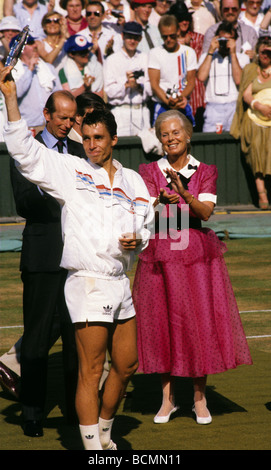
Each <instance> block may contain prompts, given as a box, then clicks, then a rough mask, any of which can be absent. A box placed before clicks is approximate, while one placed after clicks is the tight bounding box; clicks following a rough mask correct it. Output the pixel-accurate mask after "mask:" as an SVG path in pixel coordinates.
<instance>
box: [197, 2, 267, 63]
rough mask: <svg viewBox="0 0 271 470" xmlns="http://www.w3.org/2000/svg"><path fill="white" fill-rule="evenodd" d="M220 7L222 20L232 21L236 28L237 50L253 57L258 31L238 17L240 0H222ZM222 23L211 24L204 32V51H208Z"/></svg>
mask: <svg viewBox="0 0 271 470" xmlns="http://www.w3.org/2000/svg"><path fill="white" fill-rule="evenodd" d="M220 8H221V18H222V20H223V21H227V22H228V23H231V24H232V25H233V27H234V28H235V29H236V32H237V38H236V52H244V53H245V54H248V56H249V58H250V59H253V57H254V55H255V46H256V44H257V40H258V37H257V33H256V31H255V30H254V29H253V28H252V27H251V26H247V25H246V24H244V23H242V22H241V21H239V19H238V17H239V14H240V12H241V8H240V4H239V0H221V3H220ZM220 23H221V22H219V23H217V24H214V25H213V26H210V28H208V29H207V31H206V33H205V34H204V41H203V46H202V51H203V52H208V50H209V47H210V44H211V41H212V39H213V37H214V35H215V32H216V30H217V28H218V26H219V25H220Z"/></svg>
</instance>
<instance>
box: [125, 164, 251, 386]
mask: <svg viewBox="0 0 271 470" xmlns="http://www.w3.org/2000/svg"><path fill="white" fill-rule="evenodd" d="M198 163H199V162H198ZM168 166H169V165H168ZM139 173H140V174H141V176H142V177H143V179H144V181H145V183H146V185H147V187H148V189H149V192H150V195H151V196H152V197H157V196H158V194H159V190H160V188H162V187H163V188H166V189H167V191H168V192H173V191H171V190H169V188H168V187H167V185H168V182H167V180H166V178H165V176H164V175H163V173H162V171H161V169H160V167H159V166H158V164H157V162H153V163H150V164H143V165H140V168H139ZM216 179H217V169H216V167H215V166H214V165H206V164H204V163H199V165H198V167H197V169H196V171H195V170H194V172H193V174H192V176H191V178H190V181H189V183H188V190H189V192H190V193H191V194H193V195H194V196H195V197H196V198H198V197H199V195H200V198H201V197H202V196H203V195H205V200H212V199H210V198H209V197H210V195H215V194H216ZM202 200H203V199H202ZM181 204H182V205H184V204H185V202H184V200H182V199H181V200H180V203H179V204H178V206H179V208H181ZM183 207H184V206H183ZM185 207H186V208H187V209H188V206H187V205H185ZM171 212H172V206H171V205H167V206H164V208H163V212H162V218H163V217H164V221H163V223H162V225H163V226H164V223H165V218H166V219H169V218H170V217H171V216H172V214H171ZM197 225H200V221H199V220H198V219H196V218H195V217H194V216H193V213H192V212H191V211H190V224H189V226H190V227H191V226H192V227H197ZM180 233H181V237H183V238H182V239H181V240H184V245H183V247H185V246H186V245H187V248H185V249H175V250H174V249H172V248H173V245H174V243H179V246H181V245H180V241H178V240H175V239H174V238H173V235H174V234H175V235H176V234H178V236H179V235H180ZM188 237H189V238H188ZM185 240H186V241H185ZM187 241H189V243H187ZM225 251H226V246H225V244H224V243H223V242H221V241H220V240H219V239H218V237H217V236H216V234H215V233H214V232H213V231H212V230H210V229H208V228H190V229H189V230H188V229H184V230H182V231H181V232H177V231H176V230H174V229H170V231H166V232H164V234H161V230H160V234H159V233H158V232H157V231H156V233H155V236H154V237H153V238H152V239H151V240H150V243H149V246H148V248H147V249H146V250H144V251H143V252H142V253H141V254H140V256H139V262H138V266H137V271H136V275H135V280H134V286H133V299H134V305H135V309H136V315H137V325H138V326H137V328H138V354H139V364H140V365H139V370H140V371H142V372H144V373H146V374H150V373H160V374H161V373H170V374H171V375H173V376H180V377H202V376H204V375H206V374H214V373H218V372H223V371H226V370H228V369H233V368H235V367H237V366H238V365H240V364H252V360H251V356H250V352H249V348H248V345H247V341H246V337H245V334H244V330H243V327H242V323H241V319H240V315H239V311H238V308H237V304H236V300H235V297H234V293H233V290H232V286H231V282H230V279H229V275H228V272H227V268H226V265H225V261H224V259H223V253H224V252H225Z"/></svg>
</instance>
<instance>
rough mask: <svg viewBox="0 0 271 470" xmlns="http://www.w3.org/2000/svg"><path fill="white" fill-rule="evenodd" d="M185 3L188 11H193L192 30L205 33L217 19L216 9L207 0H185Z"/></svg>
mask: <svg viewBox="0 0 271 470" xmlns="http://www.w3.org/2000/svg"><path fill="white" fill-rule="evenodd" d="M184 3H185V5H186V6H187V8H188V11H189V12H190V13H193V31H195V33H200V34H205V33H206V31H207V29H208V28H209V27H210V26H212V25H214V24H215V23H216V22H217V20H218V17H217V14H216V9H215V7H214V6H213V4H212V2H209V1H208V0H207V1H205V0H185V2H184Z"/></svg>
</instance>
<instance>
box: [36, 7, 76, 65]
mask: <svg viewBox="0 0 271 470" xmlns="http://www.w3.org/2000/svg"><path fill="white" fill-rule="evenodd" d="M41 24H42V27H43V30H44V33H45V35H46V37H45V38H44V39H43V40H42V41H36V44H37V47H38V52H39V56H40V57H41V58H42V59H43V60H44V61H45V62H48V63H49V64H52V65H53V66H54V67H55V69H56V71H57V72H58V71H59V69H60V68H61V67H63V62H64V61H65V59H66V57H67V55H66V52H65V51H64V49H63V46H64V43H65V41H66V39H67V38H68V37H69V33H68V30H67V24H66V21H65V19H64V18H63V16H62V15H60V13H56V12H55V11H52V12H50V13H46V15H44V17H43V18H42V22H41Z"/></svg>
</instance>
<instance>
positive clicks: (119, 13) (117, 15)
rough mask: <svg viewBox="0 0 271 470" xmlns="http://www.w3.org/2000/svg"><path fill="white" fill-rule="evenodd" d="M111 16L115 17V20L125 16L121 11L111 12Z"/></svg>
mask: <svg viewBox="0 0 271 470" xmlns="http://www.w3.org/2000/svg"><path fill="white" fill-rule="evenodd" d="M111 15H112V16H115V18H120V17H121V16H123V12H122V11H120V10H111Z"/></svg>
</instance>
